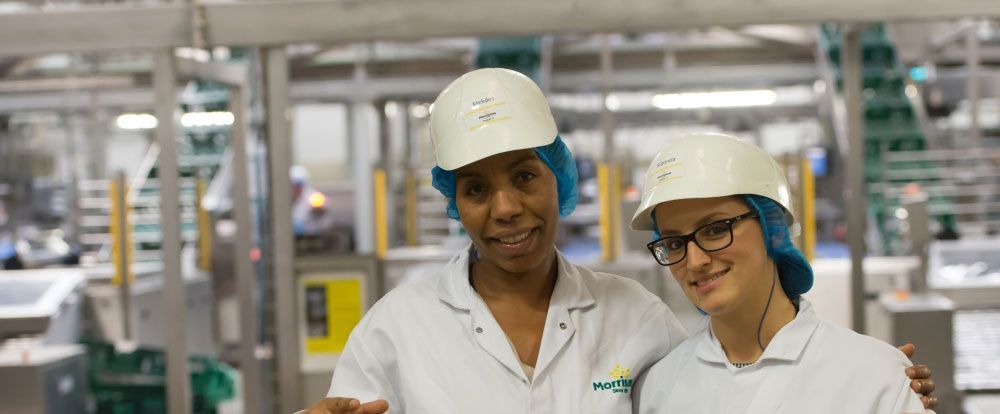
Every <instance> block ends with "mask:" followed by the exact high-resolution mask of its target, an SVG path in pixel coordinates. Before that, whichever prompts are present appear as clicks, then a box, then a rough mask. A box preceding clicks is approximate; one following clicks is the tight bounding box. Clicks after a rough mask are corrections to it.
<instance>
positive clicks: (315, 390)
mask: <svg viewBox="0 0 1000 414" xmlns="http://www.w3.org/2000/svg"><path fill="white" fill-rule="evenodd" d="M295 273H296V276H295V277H296V290H297V300H296V302H297V303H298V304H299V306H298V309H297V316H298V318H297V319H298V321H299V322H298V327H297V332H298V335H299V347H300V349H299V355H300V359H299V362H300V364H299V368H300V373H301V378H302V382H301V384H302V390H301V394H300V395H301V405H302V406H303V407H308V406H310V405H312V403H313V402H315V400H316V397H317V396H321V395H326V392H327V390H328V389H329V388H330V374H331V373H332V372H333V369H334V368H335V367H336V365H337V359H338V358H339V357H340V354H341V353H342V352H343V351H344V346H345V345H346V344H347V338H348V336H350V334H351V330H353V329H354V326H355V325H357V324H358V322H359V321H361V317H362V315H364V314H365V312H367V311H368V309H369V308H370V307H371V306H372V305H373V304H374V303H375V301H376V300H377V299H378V298H379V297H380V296H381V283H380V281H379V277H378V275H379V262H378V260H377V259H376V258H375V257H372V256H326V255H324V256H302V257H298V258H296V261H295Z"/></svg>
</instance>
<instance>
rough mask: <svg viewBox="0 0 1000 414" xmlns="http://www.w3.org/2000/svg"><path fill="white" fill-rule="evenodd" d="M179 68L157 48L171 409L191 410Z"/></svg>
mask: <svg viewBox="0 0 1000 414" xmlns="http://www.w3.org/2000/svg"><path fill="white" fill-rule="evenodd" d="M176 88H177V69H176V67H175V66H174V52H173V50H170V49H164V50H160V51H158V52H156V55H155V56H154V68H153V91H154V94H155V97H156V118H157V119H159V120H160V122H159V125H158V126H157V128H156V141H157V142H158V143H159V144H160V161H159V163H158V164H157V167H158V172H159V173H158V175H159V180H160V231H161V234H162V235H163V236H162V237H163V240H162V242H161V245H160V246H161V250H162V252H163V305H164V312H166V314H168V315H170V317H169V318H166V322H165V323H164V325H165V326H164V330H165V332H166V334H165V336H166V338H167V412H168V413H170V414H187V413H190V412H191V390H190V384H189V378H190V377H189V375H188V351H187V320H186V315H187V298H186V296H187V292H186V291H185V290H184V289H185V287H184V275H183V274H182V273H181V223H180V210H181V207H180V198H179V185H178V184H179V173H178V165H177V131H176V119H177V118H176V111H177V93H176V90H177V89H176Z"/></svg>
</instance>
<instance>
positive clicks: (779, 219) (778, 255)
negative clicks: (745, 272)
mask: <svg viewBox="0 0 1000 414" xmlns="http://www.w3.org/2000/svg"><path fill="white" fill-rule="evenodd" d="M743 200H744V201H746V203H747V205H749V206H750V207H751V208H753V209H754V211H755V212H757V216H758V217H759V220H760V228H761V230H762V231H763V233H764V246H765V247H766V248H767V255H768V256H769V257H770V258H771V260H772V261H774V265H775V266H776V267H777V268H778V278H779V279H781V287H782V289H784V291H785V295H787V296H788V298H789V299H792V300H796V299H798V298H799V296H800V295H802V294H803V293H806V292H808V291H809V289H811V288H812V285H813V270H812V266H810V265H809V261H807V260H806V257H805V256H804V255H803V254H802V252H801V251H799V249H798V248H797V247H795V245H794V244H792V238H791V235H790V234H789V228H788V220H787V218H786V217H787V215H786V213H785V209H783V208H782V207H781V205H779V204H778V203H776V202H775V201H774V200H771V199H770V198H767V197H763V196H759V195H744V196H743Z"/></svg>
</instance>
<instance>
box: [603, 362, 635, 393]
mask: <svg viewBox="0 0 1000 414" xmlns="http://www.w3.org/2000/svg"><path fill="white" fill-rule="evenodd" d="M630 371H631V370H629V369H628V368H623V367H622V366H621V365H618V364H616V365H615V367H614V369H612V370H611V372H609V373H608V375H611V381H597V382H594V391H599V390H600V391H611V392H612V393H614V394H628V393H630V392H632V384H634V383H635V381H634V380H631V379H629V373H630Z"/></svg>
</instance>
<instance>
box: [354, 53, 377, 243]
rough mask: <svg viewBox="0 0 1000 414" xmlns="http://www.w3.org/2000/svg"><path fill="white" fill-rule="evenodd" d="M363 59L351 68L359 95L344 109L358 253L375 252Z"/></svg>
mask: <svg viewBox="0 0 1000 414" xmlns="http://www.w3.org/2000/svg"><path fill="white" fill-rule="evenodd" d="M366 46H367V45H365V46H364V47H366ZM360 47H362V46H359V48H360ZM359 51H360V49H359ZM365 60H367V58H361V59H359V60H358V63H357V65H356V66H355V69H354V81H355V82H356V84H357V85H356V87H357V88H358V89H359V90H360V91H361V93H360V94H359V95H358V99H357V100H356V101H354V102H352V103H351V105H350V107H349V109H348V114H349V117H350V121H349V122H348V124H349V125H350V137H351V139H350V141H351V145H350V146H351V171H352V173H353V176H354V246H355V251H356V253H358V254H372V253H374V252H375V215H374V208H375V200H374V197H372V196H373V194H372V189H373V188H374V179H373V177H372V172H373V171H372V166H373V165H372V158H373V157H372V155H373V152H374V151H375V149H374V148H372V147H374V145H373V143H374V142H376V141H377V138H378V136H377V133H378V132H377V131H376V129H377V128H378V123H377V120H376V119H375V114H374V112H375V109H374V105H373V103H372V99H371V98H370V97H369V96H367V95H366V94H365V91H366V90H367V88H368V83H369V82H368V70H367V68H366V66H365V65H366V63H365Z"/></svg>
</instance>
